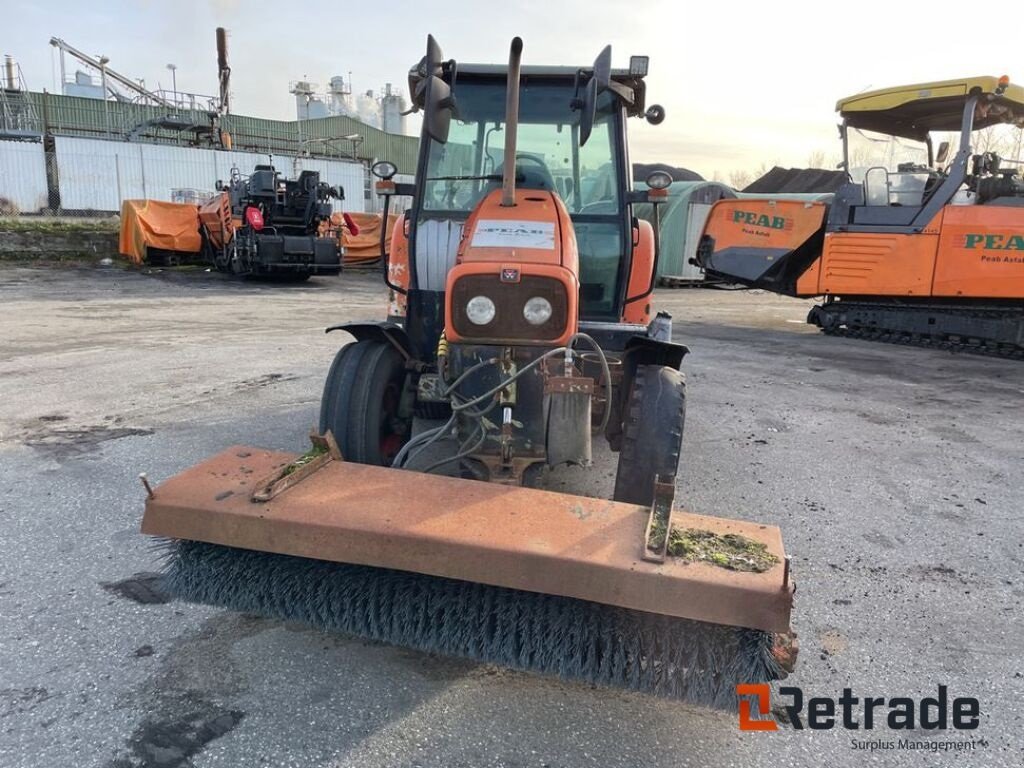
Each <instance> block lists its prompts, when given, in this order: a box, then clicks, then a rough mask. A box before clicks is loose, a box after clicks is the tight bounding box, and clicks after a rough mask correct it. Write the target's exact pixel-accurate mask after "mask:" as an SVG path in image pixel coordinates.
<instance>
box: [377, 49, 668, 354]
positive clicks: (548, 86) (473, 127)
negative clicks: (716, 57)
mask: <svg viewBox="0 0 1024 768" xmlns="http://www.w3.org/2000/svg"><path fill="white" fill-rule="evenodd" d="M431 45H433V46H434V47H433V48H431V49H429V50H428V56H426V57H424V58H423V59H422V60H421V61H420V63H419V64H418V65H417V66H415V67H414V68H413V69H412V70H411V72H410V73H409V89H410V95H411V97H412V102H413V107H414V109H416V110H419V111H421V112H422V113H423V116H424V118H423V119H424V123H423V132H422V136H421V143H420V151H419V158H418V163H417V169H416V181H415V184H414V185H399V187H401V189H399V190H398V191H399V192H403V193H406V194H408V195H409V196H411V198H412V205H411V207H410V208H409V210H407V211H405V213H404V217H403V219H402V231H401V232H400V233H399V237H398V238H396V239H393V240H392V249H391V250H392V252H391V253H390V254H388V257H389V265H388V266H389V283H390V284H391V287H392V291H393V295H394V299H395V301H393V303H392V308H391V313H390V314H391V316H392V317H393V318H394V319H396V320H397V319H399V318H402V317H404V316H405V314H406V312H407V311H408V312H409V313H411V314H412V315H416V316H420V317H425V318H426V324H427V326H428V327H430V328H431V329H432V331H433V332H431V333H427V334H426V335H427V343H428V344H429V339H430V338H431V337H433V338H436V336H437V335H438V334H439V331H440V326H439V321H440V315H441V306H442V302H443V293H444V291H445V283H446V280H447V277H448V275H449V273H450V271H451V269H452V267H453V266H455V264H456V262H457V259H458V250H459V245H460V243H461V242H462V241H463V236H464V233H465V227H466V223H467V221H468V220H469V218H470V216H471V214H472V213H473V211H474V210H475V209H476V208H477V207H478V206H479V205H480V203H481V202H482V201H483V200H484V199H485V198H487V196H488V195H489V194H490V193H492V192H494V191H495V190H498V189H500V188H501V187H502V183H503V178H504V176H505V169H506V160H505V157H504V153H505V146H506V144H507V143H508V141H507V139H508V135H507V134H508V130H509V127H508V124H509V120H508V118H507V115H508V104H507V103H506V102H507V95H508V92H509V74H508V68H507V67H504V66H502V65H493V64H464V63H461V62H455V61H453V60H443V57H442V56H441V53H440V49H438V48H437V47H436V43H431ZM428 60H429V61H428ZM646 74H647V57H641V56H634V57H632V58H631V59H630V67H629V68H628V69H612V68H611V49H610V47H608V48H606V49H605V50H604V51H603V52H602V54H601V55H600V56H599V57H598V58H597V60H596V61H595V63H594V65H593V67H565V66H524V67H522V68H521V70H520V73H519V88H518V90H517V96H518V104H517V120H516V126H515V129H514V130H515V132H516V133H515V136H514V137H513V140H514V144H515V159H514V166H515V167H514V182H515V185H516V187H517V188H518V189H519V190H521V191H527V190H530V191H535V192H538V193H549V194H551V195H554V196H555V197H557V199H558V200H559V201H560V203H561V204H562V205H564V207H565V209H566V213H567V215H568V218H569V220H570V221H571V228H572V230H573V232H574V234H575V240H576V248H577V250H578V256H579V275H578V278H579V288H578V292H579V318H580V320H581V321H582V322H584V323H588V322H589V323H606V324H607V323H622V322H626V323H630V324H633V325H640V324H643V325H646V324H647V323H648V322H649V321H650V319H651V317H650V314H651V313H650V293H651V288H652V287H653V281H654V272H653V269H654V263H653V262H654V257H655V254H654V240H655V238H654V235H653V231H652V230H651V229H650V227H649V226H648V225H647V224H646V223H645V222H641V221H639V220H638V219H637V218H636V217H635V215H634V212H633V204H634V203H636V202H648V194H647V193H646V192H641V193H636V192H634V191H633V190H632V169H631V165H630V162H629V150H628V146H627V139H626V122H627V119H628V118H629V117H645V118H646V119H647V120H648V121H649V122H651V123H653V124H657V123H660V122H661V120H662V119H663V117H664V111H663V110H662V108H661V107H659V106H652V107H651V108H650V109H646V108H645V83H644V77H645V76H646ZM379 166H383V167H384V168H385V169H386V170H385V171H384V176H387V175H388V174H390V173H393V172H394V171H393V166H391V164H390V163H380V164H378V169H377V171H375V172H377V175H378V176H379V177H381V176H382V174H381V173H380V169H379ZM662 175H664V174H662ZM668 181H669V182H670V181H671V180H670V179H668ZM382 182H383V183H382V184H379V185H378V186H379V187H384V189H385V190H390V191H394V187H393V186H389V185H390V181H389V178H382ZM654 183H655V184H656V185H657V184H663V183H664V181H663V180H662V179H661V178H660V177H659V178H658V179H656V180H655V181H654ZM654 194H655V195H657V194H659V193H658V192H657V191H655V192H654ZM396 289H397V290H396ZM407 325H408V326H412V325H417V326H420V327H423V323H413V322H409V323H407Z"/></svg>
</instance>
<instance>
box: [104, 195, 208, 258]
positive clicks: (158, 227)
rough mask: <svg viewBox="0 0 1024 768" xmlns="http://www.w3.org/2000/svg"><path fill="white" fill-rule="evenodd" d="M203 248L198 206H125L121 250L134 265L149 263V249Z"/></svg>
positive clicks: (139, 203)
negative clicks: (147, 259) (146, 261)
mask: <svg viewBox="0 0 1024 768" xmlns="http://www.w3.org/2000/svg"><path fill="white" fill-rule="evenodd" d="M202 246H203V243H202V239H201V238H200V236H199V213H198V208H197V207H196V206H194V205H190V204H183V203H165V202H162V201H160V200H125V201H124V202H123V203H122V204H121V237H120V242H119V247H118V250H119V251H120V252H121V254H122V255H123V256H125V257H127V259H128V260H129V261H131V262H132V263H133V264H142V262H144V261H145V260H146V249H147V248H161V249H163V250H165V251H181V252H183V253H199V251H200V249H201V248H202Z"/></svg>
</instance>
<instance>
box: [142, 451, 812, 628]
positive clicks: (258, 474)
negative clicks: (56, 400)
mask: <svg viewBox="0 0 1024 768" xmlns="http://www.w3.org/2000/svg"><path fill="white" fill-rule="evenodd" d="M295 458H296V456H295V455H294V454H287V453H278V452H271V451H267V450H264V449H260V448H252V447H246V446H235V447H233V448H229V449H228V450H226V451H224V452H222V453H220V454H218V455H216V456H213V457H212V458H210V459H208V460H206V461H204V462H203V463H201V464H198V465H196V466H194V467H192V468H190V469H187V470H185V471H184V472H182V473H181V474H179V475H176V476H174V477H172V478H170V479H169V480H166V481H164V482H163V483H161V484H160V485H159V486H158V487H156V488H155V489H154V490H153V495H152V497H151V498H147V499H146V511H145V515H144V517H143V521H142V532H143V533H146V534H150V535H154V536H163V537H168V538H175V539H188V540H194V541H202V542H209V543H213V544H220V545H225V546H231V547H240V548H243V549H251V550H258V551H265V552H275V553H279V554H286V555H295V556H300V557H307V558H314V559H320V560H328V561H333V562H342V563H353V564H359V565H371V566H377V567H383V568H393V569H398V570H404V571H411V572H414V573H422V574H427V575H431V576H440V577H447V578H452V579H460V580H464V581H473V582H479V583H484V584H490V585H494V586H500V587H508V588H513V589H520V590H526V591H531V592H540V593H547V594H557V595H563V596H566V597H572V598H578V599H581V600H589V601H593V602H598V603H604V604H609V605H615V606H620V607H623V608H630V609H634V610H639V611H648V612H651V613H658V614H666V615H670V616H678V617H682V618H687V619H694V620H698V621H706V622H711V623H716V624H725V625H731V626H738V627H749V628H752V629H760V630H764V631H768V632H780V633H783V632H788V631H789V628H790V627H789V623H790V611H791V608H792V602H793V585H792V582H791V580H784V574H785V573H786V572H787V571H788V569H787V568H786V565H785V563H786V555H785V552H784V550H783V546H782V537H781V534H780V532H779V529H778V528H777V527H775V526H769V525H759V524H757V523H749V522H744V521H739V520H725V519H721V518H714V517H707V516H703V515H693V514H689V513H686V512H681V511H676V512H675V513H674V515H673V520H674V521H675V523H676V524H677V525H681V526H684V527H687V528H699V529H704V530H710V531H712V532H714V533H716V534H720V535H724V534H728V533H737V534H741V535H743V536H746V537H748V538H750V539H753V540H755V541H758V542H762V543H764V544H765V546H766V547H767V549H768V551H769V552H771V553H772V554H773V555H775V556H776V557H777V558H778V563H777V564H776V565H775V566H773V567H772V568H771V569H769V570H768V571H766V572H764V573H745V572H737V571H730V570H726V569H724V568H720V567H718V566H714V565H710V564H707V563H684V562H681V561H679V560H678V559H677V558H671V557H670V558H667V559H666V560H665V562H663V563H652V562H647V561H645V560H644V559H643V555H644V551H645V549H646V540H645V538H644V534H645V531H646V527H647V523H648V517H649V510H648V509H646V508H644V507H641V506H638V505H634V504H624V503H621V502H614V501H606V500H603V499H592V498H586V497H581V496H572V495H567V494H560V493H554V492H551V491H542V490H535V489H528V488H519V487H510V486H505V485H496V484H493V483H483V482H478V481H474V480H461V479H458V478H450V477H442V476H437V475H426V474H419V473H407V472H405V471H403V470H396V469H388V468H384V467H375V466H368V465H363V464H355V463H349V462H345V461H339V460H333V461H329V462H326V463H325V464H323V465H322V466H321V467H320V468H319V469H318V470H317V471H316V472H314V473H311V474H309V475H306V476H305V477H303V478H302V479H301V481H300V482H297V483H295V484H293V485H292V486H291V487H289V488H287V489H286V490H284V491H283V492H281V493H279V494H278V495H276V496H274V497H273V498H271V499H270V500H269V501H266V502H254V501H253V500H252V493H253V490H254V489H255V488H256V486H257V485H258V484H260V482H261V481H265V480H266V478H268V477H272V476H273V475H274V473H275V472H279V471H280V469H281V468H282V467H284V466H286V465H287V464H289V463H290V462H292V461H294V459H295Z"/></svg>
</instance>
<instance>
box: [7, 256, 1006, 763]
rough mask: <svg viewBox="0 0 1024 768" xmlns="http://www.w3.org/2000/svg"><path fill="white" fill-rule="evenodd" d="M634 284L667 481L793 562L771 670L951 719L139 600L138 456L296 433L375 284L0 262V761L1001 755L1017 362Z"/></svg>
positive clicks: (830, 690)
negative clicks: (597, 675)
mask: <svg viewBox="0 0 1024 768" xmlns="http://www.w3.org/2000/svg"><path fill="white" fill-rule="evenodd" d="M656 300H657V303H658V305H659V307H661V308H665V309H668V310H669V311H670V312H672V314H673V315H674V316H675V331H674V336H675V339H676V340H677V341H680V342H683V343H686V344H687V345H689V347H690V348H691V355H690V356H688V357H687V358H686V360H685V362H684V365H683V369H684V371H685V372H686V375H687V378H688V399H689V403H688V412H687V425H686V435H685V445H684V459H683V464H682V467H681V475H680V483H679V493H678V498H679V499H680V500H681V501H682V503H683V504H684V505H685V506H686V507H688V508H689V509H691V510H693V511H695V512H700V513H707V514H712V515H717V516H722V517H737V518H743V519H750V520H759V521H763V522H766V523H772V524H775V525H779V526H781V528H782V530H783V534H784V538H785V541H786V546H787V550H788V551H789V552H790V553H791V554H792V556H793V561H794V565H793V571H794V577H795V579H796V580H797V584H798V591H797V601H796V610H795V614H794V628H795V629H796V631H797V632H798V634H799V636H800V642H801V655H800V659H799V662H798V668H797V671H796V673H795V674H794V675H792V676H791V677H790V678H789V679H788V680H787V681H785V683H784V685H792V686H799V687H800V688H801V689H802V691H803V692H804V694H805V696H806V697H812V696H814V697H832V698H836V697H838V696H839V695H840V693H841V692H842V689H843V688H844V687H849V688H852V689H853V694H854V695H856V696H859V697H866V696H873V697H886V698H887V699H888V698H891V697H896V696H910V697H916V698H920V697H923V696H934V695H935V693H936V691H937V688H938V686H939V685H945V686H947V687H948V693H949V697H950V699H952V698H954V697H975V698H977V699H978V700H979V702H980V709H981V714H980V723H979V727H978V728H977V729H976V730H973V731H953V730H949V731H945V732H936V731H925V730H921V729H917V730H914V731H906V732H904V731H893V730H890V729H888V728H887V727H876V728H875V729H873V730H871V731H868V730H865V729H864V728H863V727H861V728H859V729H858V730H848V729H845V728H842V727H838V726H837V727H834V728H832V729H831V730H818V731H811V730H809V729H806V728H805V729H802V730H798V729H796V728H794V727H793V726H792V724H788V725H787V724H786V723H785V721H786V719H787V718H785V717H781V716H780V719H781V720H782V721H783V722H782V724H780V725H779V729H778V730H777V731H776V732H774V733H747V732H740V731H739V729H738V726H737V718H736V715H730V714H726V713H720V712H712V711H708V710H704V709H700V708H697V707H693V706H688V705H683V704H679V703H676V702H667V701H661V700H656V699H653V698H651V697H647V696H643V695H639V694H633V693H624V692H620V691H611V690H601V689H595V688H591V687H588V686H583V685H579V684H573V683H564V682H561V681H558V680H553V679H546V678H541V677H537V676H534V675H529V674H522V673H515V672H509V671H506V670H502V669H498V668H495V667H490V666H487V665H480V664H471V663H467V662H463V661H458V660H451V659H445V658H438V657H432V656H428V655H424V654H420V653H416V652H411V651H408V650H403V649H400V648H393V647H388V646H383V645H379V644H374V643H367V642H364V641H362V640H359V639H355V638H351V637H346V636H341V635H332V634H326V633H322V632H318V631H315V630H311V629H309V628H306V627H303V626H299V625H296V624H291V623H282V622H279V621H273V620H267V619H261V618H256V617H251V616H242V615H237V614H232V613H228V612H225V611H220V610H215V609H211V608H205V607H198V606H192V605H185V604H178V603H168V602H164V601H162V598H161V595H160V594H159V593H157V592H154V591H153V590H152V589H150V586H151V583H150V582H149V581H147V578H146V576H145V575H143V576H138V574H147V573H152V572H155V571H157V570H158V569H159V567H160V552H159V551H158V550H156V549H154V548H153V546H152V544H151V542H149V541H147V540H146V539H145V537H143V536H141V535H140V534H139V532H138V527H139V521H140V517H141V512H142V503H143V491H142V488H141V486H140V485H139V481H138V478H137V476H138V473H139V472H140V471H146V472H147V473H148V474H149V476H150V477H151V478H152V479H153V480H154V481H159V480H161V479H163V478H166V477H168V476H170V475H171V474H174V473H175V472H176V471H179V470H181V469H183V468H185V467H187V466H189V465H191V464H193V463H195V462H196V461H198V460H200V459H202V458H203V457H205V456H207V455H209V454H211V453H214V452H217V451H219V450H220V449H222V448H223V447H225V446H226V445H229V444H233V443H250V444H255V445H260V446H265V447H268V448H279V449H289V450H300V449H302V448H303V447H304V443H305V442H306V434H307V433H308V430H309V428H310V426H312V425H313V424H314V423H315V421H316V415H317V409H318V406H319V397H320V388H321V386H322V383H323V378H324V375H325V373H326V370H327V367H328V365H329V364H330V360H331V358H332V356H333V355H334V353H335V352H336V351H337V349H338V347H339V345H340V344H342V343H343V342H344V339H343V338H341V337H340V335H339V334H330V335H325V334H324V333H323V329H324V327H326V326H327V325H330V324H333V323H336V322H341V321H344V320H349V319H359V318H376V317H380V316H382V314H383V311H384V291H383V290H382V288H381V286H380V285H379V283H378V282H377V280H376V279H375V278H374V277H373V276H371V275H365V274H363V275H357V274H354V273H350V274H346V275H345V276H343V277H342V278H341V279H340V280H337V279H316V280H313V281H311V282H310V283H308V284H306V285H301V286H267V285H259V284H248V283H235V282H231V281H228V280H224V279H221V278H220V277H219V276H217V275H213V274H209V273H203V272H189V273H178V272H155V273H151V274H141V273H136V272H125V271H121V270H119V269H100V268H88V269H80V270H75V269H32V268H25V267H4V268H2V269H0V331H2V332H0V526H2V527H0V530H2V534H0V765H2V766H5V767H7V766H10V767H11V768H14V767H15V766H72V765H73V766H105V767H112V766H113V767H117V768H123V767H127V766H147V767H148V766H196V767H197V768H202V767H204V766H216V765H224V766H242V765H245V766H260V765H267V766H360V768H362V767H364V766H410V767H411V766H446V767H449V766H474V767H475V766H550V767H551V768H555V767H556V766H559V767H560V766H585V765H594V766H641V765H642V766H661V765H664V766H689V765H694V766H703V765H710V766H717V767H720V768H724V767H725V766H750V765H765V766H822V765H828V766H846V765H861V764H873V765H899V766H902V765H911V766H916V765H921V766H937V765H957V766H959V765H963V766H967V765H977V766H1020V765H1021V764H1022V763H1024V736H1022V735H1021V733H1022V725H1024V723H1022V711H1024V707H1022V705H1021V694H1022V689H1024V640H1022V636H1024V631H1022V630H1024V621H1022V618H1021V597H1022V594H1024V576H1022V568H1021V565H1022V560H1024V536H1022V533H1024V523H1022V514H1021V513H1022V512H1024V502H1022V491H1024V479H1022V474H1021V471H1020V468H1021V463H1022V460H1024V440H1022V438H1024V365H1022V364H1021V363H1019V362H1013V361H1002V360H993V359H988V358H981V357H972V356H968V355H951V354H949V353H946V352H941V351H937V350H925V349H915V348H907V347H902V346H891V345H884V344H878V343H872V342H866V341H857V340H849V339H832V338H827V337H824V336H821V335H819V334H818V333H817V332H815V331H814V330H813V329H811V328H809V327H807V326H805V325H804V324H803V322H802V321H803V318H804V316H805V314H806V310H807V306H808V305H807V304H806V303H805V302H799V301H793V300H788V299H784V298H780V297H775V296H770V295H766V294H759V293H747V292H743V293H727V292H721V291H707V290H674V291H673V290H659V291H658V294H657V297H656ZM613 479H614V456H613V455H612V454H610V453H609V452H608V451H607V450H604V449H603V448H602V447H600V446H598V449H597V450H595V466H594V467H593V468H592V469H591V470H589V471H581V470H572V471H568V470H566V471H558V472H555V473H553V474H552V475H551V476H550V477H549V478H548V479H547V481H546V482H547V486H548V487H549V488H552V489H556V490H565V491H568V492H573V493H584V494H588V495H594V496H606V495H609V494H610V492H611V486H612V484H613ZM784 700H785V697H783V696H781V695H780V694H779V693H778V692H777V691H776V692H773V702H774V703H775V704H779V703H781V702H782V701H784ZM862 719H863V718H860V720H862ZM883 723H884V719H883ZM876 724H877V723H876ZM900 739H905V740H907V741H909V742H912V743H913V744H914V745H923V746H921V747H920V748H917V749H908V748H906V745H900V744H899V740H900ZM872 741H874V742H878V743H877V744H876V745H875V748H874V749H868V748H866V747H867V744H868V742H872ZM890 743H891V744H892V746H891V747H890V746H888V745H889V744H890ZM858 744H860V745H861V747H858ZM933 749H934V750H941V751H931V750H933Z"/></svg>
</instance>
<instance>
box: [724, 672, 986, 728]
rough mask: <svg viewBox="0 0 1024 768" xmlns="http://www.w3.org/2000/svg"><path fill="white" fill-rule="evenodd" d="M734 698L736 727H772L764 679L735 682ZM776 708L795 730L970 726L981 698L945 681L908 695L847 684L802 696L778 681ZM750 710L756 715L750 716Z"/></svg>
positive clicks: (977, 716)
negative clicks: (865, 691)
mask: <svg viewBox="0 0 1024 768" xmlns="http://www.w3.org/2000/svg"><path fill="white" fill-rule="evenodd" d="M736 695H737V696H739V697H740V700H739V726H740V730H741V731H777V730H778V723H776V721H775V720H774V719H773V718H771V712H772V706H771V692H770V690H769V688H768V685H767V684H765V683H741V684H739V685H737V686H736ZM779 695H780V696H781V697H782V698H783V702H782V704H781V705H780V706H779V709H780V710H782V711H784V712H785V717H786V720H787V721H788V723H789V725H791V726H792V727H793V728H794V729H795V730H798V731H800V730H803V729H804V728H808V729H810V730H814V731H829V730H832V729H833V728H836V727H839V728H844V729H846V730H851V731H855V730H860V729H863V730H867V731H870V730H872V729H875V728H888V729H889V730H893V731H904V730H907V731H913V730H915V729H918V728H919V729H921V730H925V731H946V730H956V731H973V730H975V729H976V728H977V727H978V725H979V723H980V721H981V704H980V703H979V701H978V700H977V699H976V698H974V697H972V696H958V697H955V698H954V697H950V695H949V690H948V688H947V687H946V686H945V685H940V686H939V687H938V693H937V695H936V696H925V697H923V698H921V699H914V698H911V697H909V696H894V697H892V698H886V697H885V696H854V695H853V689H852V688H844V689H843V692H842V694H841V695H840V696H839V697H838V698H833V697H831V696H811V697H805V696H804V692H803V690H802V689H800V688H796V687H794V686H782V687H780V688H779ZM755 711H756V715H757V716H755Z"/></svg>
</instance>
